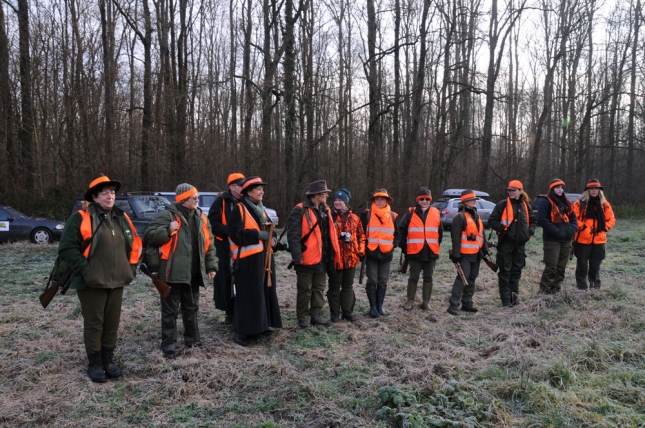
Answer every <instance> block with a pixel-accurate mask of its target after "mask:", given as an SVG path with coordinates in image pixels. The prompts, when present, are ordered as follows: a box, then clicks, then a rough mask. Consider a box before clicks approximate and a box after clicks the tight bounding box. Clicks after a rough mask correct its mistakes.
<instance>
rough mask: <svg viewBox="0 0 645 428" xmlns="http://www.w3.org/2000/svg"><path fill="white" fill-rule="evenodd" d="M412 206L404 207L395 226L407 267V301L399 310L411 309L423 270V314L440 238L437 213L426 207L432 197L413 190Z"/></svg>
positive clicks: (434, 209)
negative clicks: (408, 275) (401, 215)
mask: <svg viewBox="0 0 645 428" xmlns="http://www.w3.org/2000/svg"><path fill="white" fill-rule="evenodd" d="M416 202H417V203H416V205H415V206H414V207H410V208H408V210H407V211H406V213H405V214H404V215H403V217H402V218H401V221H400V223H399V232H400V233H401V243H400V247H401V251H403V254H405V255H406V259H407V260H408V263H409V264H410V277H409V278H408V301H407V303H406V304H405V306H404V307H403V309H405V310H406V311H409V310H411V309H412V305H414V296H415V295H416V294H417V283H418V282H419V276H420V275H421V271H423V295H422V297H423V303H422V304H421V308H422V309H423V310H424V311H429V310H430V296H431V295H432V274H433V273H434V267H435V264H436V263H437V259H438V258H439V252H440V250H439V246H440V245H441V239H442V237H443V226H442V225H441V214H440V213H439V210H438V209H436V208H434V207H432V206H430V204H431V203H432V194H431V193H430V189H427V188H425V187H422V188H420V189H419V190H417V195H416Z"/></svg>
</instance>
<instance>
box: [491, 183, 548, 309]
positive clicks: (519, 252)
mask: <svg viewBox="0 0 645 428" xmlns="http://www.w3.org/2000/svg"><path fill="white" fill-rule="evenodd" d="M506 190H507V192H508V197H507V198H506V199H504V200H502V201H500V202H498V203H497V205H495V208H493V212H492V213H491V214H490V217H489V218H488V226H489V227H490V228H491V229H493V230H494V231H495V232H497V236H498V244H497V260H496V263H497V265H498V266H499V271H498V272H497V277H498V279H499V281H498V286H499V296H500V298H501V299H502V305H504V306H505V307H511V306H515V305H516V304H518V303H519V297H518V295H519V292H520V291H519V286H520V278H521V277H522V268H524V265H525V261H526V251H525V250H524V246H525V244H526V243H527V242H528V241H529V239H531V237H532V236H533V234H534V233H535V227H536V221H535V215H534V214H533V210H532V209H531V206H530V203H531V199H530V198H529V195H527V194H526V192H524V190H522V183H521V182H520V181H519V180H511V182H510V183H508V187H507V188H506Z"/></svg>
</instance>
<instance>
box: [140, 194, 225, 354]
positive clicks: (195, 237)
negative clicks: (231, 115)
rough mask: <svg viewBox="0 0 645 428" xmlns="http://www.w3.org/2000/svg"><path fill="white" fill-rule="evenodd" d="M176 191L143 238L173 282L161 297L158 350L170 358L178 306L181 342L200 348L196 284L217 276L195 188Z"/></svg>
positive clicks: (162, 274) (165, 276)
mask: <svg viewBox="0 0 645 428" xmlns="http://www.w3.org/2000/svg"><path fill="white" fill-rule="evenodd" d="M175 193H176V196H175V202H173V203H172V204H171V205H169V206H167V207H166V209H165V210H163V211H160V212H159V214H158V215H157V216H156V217H155V218H154V219H153V220H152V221H151V222H150V225H149V226H148V228H147V229H146V231H145V233H144V237H143V242H144V244H145V245H146V246H149V245H150V246H154V247H159V250H160V255H161V263H160V265H159V279H161V280H162V281H164V282H166V283H168V284H169V285H170V286H171V287H172V291H171V292H170V295H168V297H166V298H163V297H161V298H160V300H161V351H162V352H163V354H164V357H166V358H167V359H169V360H173V359H175V346H176V342H177V315H178V313H179V308H180V307H181V318H182V321H183V323H184V344H185V345H186V347H187V348H203V346H202V342H201V337H200V335H199V327H198V325H197V312H198V310H199V287H200V286H202V287H203V286H205V285H206V284H207V283H208V280H212V279H213V278H215V273H216V272H217V256H216V255H215V247H214V245H213V240H214V238H213V234H212V232H211V226H210V223H209V221H208V218H206V215H205V214H204V213H202V210H201V209H200V208H199V207H198V206H197V204H198V202H199V194H198V192H197V189H196V188H195V186H192V185H190V184H188V183H182V184H180V185H179V186H177V189H176V190H175Z"/></svg>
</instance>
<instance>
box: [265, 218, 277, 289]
mask: <svg viewBox="0 0 645 428" xmlns="http://www.w3.org/2000/svg"><path fill="white" fill-rule="evenodd" d="M264 225H265V226H266V228H267V230H268V232H269V239H268V240H267V244H266V254H265V256H264V271H265V272H266V273H267V287H271V286H272V285H273V284H272V283H271V255H272V253H273V250H272V249H271V239H273V228H274V227H275V226H274V224H273V223H270V222H266V223H264Z"/></svg>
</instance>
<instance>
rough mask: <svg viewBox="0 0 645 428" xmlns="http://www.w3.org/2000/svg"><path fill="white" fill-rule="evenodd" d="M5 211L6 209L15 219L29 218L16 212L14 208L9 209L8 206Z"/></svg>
mask: <svg viewBox="0 0 645 428" xmlns="http://www.w3.org/2000/svg"><path fill="white" fill-rule="evenodd" d="M5 209H6V210H7V211H8V212H9V213H10V214H11V215H12V216H14V217H18V218H27V216H26V215H24V214H23V213H21V212H20V211H16V210H15V209H13V208H11V207H7V206H6V207H5Z"/></svg>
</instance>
